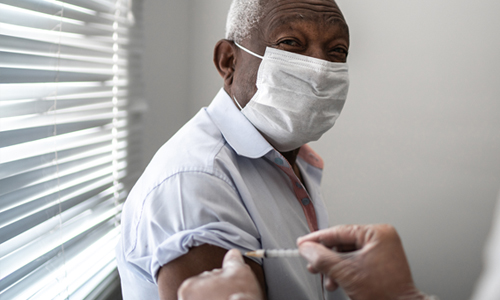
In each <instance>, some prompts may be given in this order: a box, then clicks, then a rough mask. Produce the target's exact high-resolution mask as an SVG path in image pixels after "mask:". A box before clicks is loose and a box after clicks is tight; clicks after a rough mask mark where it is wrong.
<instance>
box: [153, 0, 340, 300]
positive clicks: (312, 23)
mask: <svg viewBox="0 0 500 300" xmlns="http://www.w3.org/2000/svg"><path fill="white" fill-rule="evenodd" d="M241 44H242V45H243V46H244V47H246V48H248V49H250V50H252V51H254V52H255V53H258V54H261V55H263V54H264V51H265V49H266V47H273V48H278V49H281V50H285V51H290V52H295V53H299V54H303V55H307V56H311V57H315V58H319V59H324V60H328V61H332V62H345V61H346V59H347V52H348V48H349V31H348V28H347V24H346V22H345V20H344V17H343V16H342V13H341V12H340V9H339V8H338V6H337V5H336V4H335V3H334V2H333V1H331V0H305V1H304V0H300V1H299V0H269V1H268V2H267V3H266V4H265V6H264V8H263V16H262V18H261V20H260V22H259V24H258V25H257V27H256V28H254V29H253V30H251V33H250V36H249V37H248V38H246V39H245V40H243V41H242V42H241ZM214 63H215V66H216V68H217V70H218V71H219V74H220V75H221V77H222V78H223V81H224V89H225V90H226V92H227V93H228V94H229V95H230V96H231V97H232V98H233V99H234V98H236V99H238V101H239V102H240V104H241V105H242V107H244V106H245V105H246V104H247V103H248V102H249V101H250V99H251V98H252V96H253V95H254V94H255V92H256V91H257V87H256V80H257V71H258V68H259V66H260V63H261V60H260V59H259V58H256V57H254V56H252V55H250V54H248V53H246V52H244V51H242V50H240V49H239V48H238V47H237V46H236V45H235V44H234V42H233V41H229V40H221V41H219V42H218V43H217V45H216V46H215V50H214ZM282 154H283V156H284V157H285V158H286V159H287V160H288V162H289V163H290V165H291V166H292V167H293V169H294V170H295V173H296V174H297V176H298V178H299V179H301V180H302V178H301V176H300V172H299V169H298V167H297V165H296V162H295V161H296V158H297V154H298V149H297V150H293V151H290V152H287V153H282ZM226 252H227V250H225V249H222V248H218V247H214V246H209V245H203V246H200V247H195V248H192V249H191V250H190V251H189V252H188V253H187V254H186V255H184V256H182V257H180V258H178V259H176V260H174V261H172V262H170V263H168V264H166V265H164V266H163V267H162V268H161V269H160V271H159V274H158V289H159V293H160V298H161V299H165V300H166V299H168V300H171V299H177V290H178V288H179V286H180V285H181V283H182V282H183V281H184V280H185V279H187V278H189V277H192V276H195V275H198V274H201V273H203V272H204V271H210V270H212V269H214V268H220V267H221V266H222V262H223V258H224V255H225V254H226ZM245 262H246V263H247V264H248V265H249V266H250V268H251V269H252V271H253V272H254V274H255V276H256V278H257V280H258V281H259V282H260V285H261V288H262V290H264V291H265V290H266V288H265V279H264V272H263V269H262V267H261V266H260V265H258V264H257V263H255V262H253V261H251V260H248V259H245Z"/></svg>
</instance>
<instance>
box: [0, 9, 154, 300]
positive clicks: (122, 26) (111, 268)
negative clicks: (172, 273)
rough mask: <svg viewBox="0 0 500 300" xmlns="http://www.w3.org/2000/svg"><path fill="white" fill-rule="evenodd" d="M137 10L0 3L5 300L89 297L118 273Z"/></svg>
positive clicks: (136, 92) (0, 271)
mask: <svg viewBox="0 0 500 300" xmlns="http://www.w3.org/2000/svg"><path fill="white" fill-rule="evenodd" d="M141 5H142V4H141V1H140V0H133V2H132V0H67V1H57V0H0V12H1V13H0V266H1V267H0V298H1V299H84V298H87V297H93V296H95V295H96V293H100V292H101V291H102V290H103V285H105V284H107V283H109V282H110V281H111V280H112V279H113V277H116V276H117V275H116V263H115V254H114V247H115V245H116V242H117V239H118V236H119V233H120V226H119V217H120V213H121V207H122V203H123V201H124V199H125V198H126V196H127V192H128V190H129V189H130V187H131V185H132V184H133V182H134V181H135V180H136V179H137V177H138V172H140V168H141V166H142V165H141V162H140V160H139V159H138V158H139V157H140V155H139V151H140V142H141V141H140V135H141V134H140V133H141V120H142V119H141V118H142V113H143V111H144V107H145V104H144V101H143V96H142V84H141V79H140V78H141V74H140V72H141V71H140V64H141V57H142V53H141V50H140V46H141V24H140V20H141V13H142V10H141ZM131 64H133V66H134V67H132V66H131ZM138 66H139V67H138Z"/></svg>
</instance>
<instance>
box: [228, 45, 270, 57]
mask: <svg viewBox="0 0 500 300" xmlns="http://www.w3.org/2000/svg"><path fill="white" fill-rule="evenodd" d="M234 44H235V45H236V46H238V48H240V49H241V50H243V51H245V52H246V53H248V54H251V55H253V56H255V57H258V58H260V59H264V56H260V55H258V54H257V53H254V52H252V51H250V50H248V49H247V48H245V47H243V46H241V45H240V44H238V43H237V42H236V41H234Z"/></svg>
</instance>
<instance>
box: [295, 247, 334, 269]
mask: <svg viewBox="0 0 500 300" xmlns="http://www.w3.org/2000/svg"><path fill="white" fill-rule="evenodd" d="M299 252H300V254H301V255H302V256H303V257H304V258H305V259H306V260H307V261H308V262H309V265H310V266H311V267H312V268H313V269H314V270H316V271H318V272H320V273H323V274H328V273H329V271H330V270H331V268H332V267H334V266H335V265H336V264H337V263H339V262H340V261H341V257H340V256H339V255H338V254H337V253H336V252H334V251H332V250H330V249H328V248H326V247H325V246H323V245H321V244H318V243H313V242H304V243H302V244H301V245H300V246H299Z"/></svg>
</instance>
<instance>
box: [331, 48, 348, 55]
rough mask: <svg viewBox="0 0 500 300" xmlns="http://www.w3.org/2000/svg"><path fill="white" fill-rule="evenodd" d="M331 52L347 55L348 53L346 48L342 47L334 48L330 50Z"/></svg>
mask: <svg viewBox="0 0 500 300" xmlns="http://www.w3.org/2000/svg"><path fill="white" fill-rule="evenodd" d="M332 52H335V53H341V54H345V55H347V53H348V52H347V50H346V49H344V48H335V49H333V50H332Z"/></svg>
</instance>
